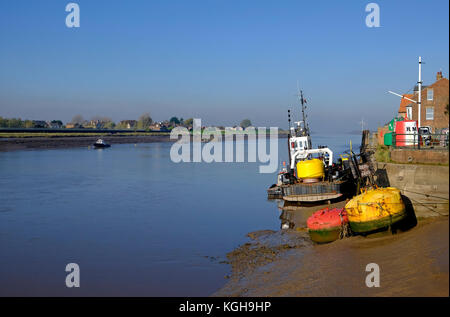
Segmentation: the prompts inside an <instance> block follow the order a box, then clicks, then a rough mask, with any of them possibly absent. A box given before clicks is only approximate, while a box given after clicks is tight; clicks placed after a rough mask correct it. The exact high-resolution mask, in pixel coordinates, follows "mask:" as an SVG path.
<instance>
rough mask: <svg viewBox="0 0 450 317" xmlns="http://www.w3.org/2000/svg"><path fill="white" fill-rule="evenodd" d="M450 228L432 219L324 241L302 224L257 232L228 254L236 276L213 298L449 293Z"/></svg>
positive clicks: (443, 221)
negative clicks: (373, 278)
mask: <svg viewBox="0 0 450 317" xmlns="http://www.w3.org/2000/svg"><path fill="white" fill-rule="evenodd" d="M298 217H300V218H296V220H295V221H302V220H301V218H302V217H301V216H298ZM448 229H449V223H448V217H432V218H426V219H420V220H419V222H418V224H417V226H415V227H414V228H412V229H409V230H408V231H405V232H402V231H397V233H396V234H392V233H391V232H389V231H387V232H382V233H377V234H374V235H369V236H367V237H362V236H354V237H350V238H346V239H343V240H339V241H335V242H333V243H329V244H324V245H318V244H314V243H313V242H311V240H310V239H309V236H308V233H307V230H305V229H302V228H301V226H298V227H296V228H294V229H288V230H281V231H260V232H255V233H252V234H249V238H250V242H248V243H246V244H244V245H242V246H240V247H239V248H237V249H236V250H234V251H232V252H230V253H229V254H228V255H227V257H228V260H229V263H230V265H231V267H232V275H231V277H230V279H229V281H228V283H227V284H226V285H225V286H224V287H223V288H222V289H220V290H219V291H217V292H216V293H215V294H213V296H448V295H449V231H448ZM369 263H377V264H378V265H379V267H380V284H381V285H380V287H379V288H368V287H367V286H366V284H365V278H366V276H367V274H369V273H368V272H366V271H365V268H366V265H367V264H369Z"/></svg>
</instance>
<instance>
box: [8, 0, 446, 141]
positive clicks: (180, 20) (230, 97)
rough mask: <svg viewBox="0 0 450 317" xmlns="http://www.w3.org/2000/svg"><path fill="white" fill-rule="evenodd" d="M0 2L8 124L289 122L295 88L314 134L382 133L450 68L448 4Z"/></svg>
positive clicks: (257, 0) (242, 0)
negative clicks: (369, 22)
mask: <svg viewBox="0 0 450 317" xmlns="http://www.w3.org/2000/svg"><path fill="white" fill-rule="evenodd" d="M69 2H70V1H63V0H46V1H37V0H8V1H6V0H0V116H3V117H20V118H22V119H32V120H51V119H60V120H62V121H64V122H68V121H70V120H71V118H72V117H73V116H75V115H77V114H81V115H82V116H83V117H84V118H85V119H90V118H91V117H93V116H106V117H110V118H112V119H113V120H114V121H119V120H124V119H137V118H138V117H139V116H140V115H141V114H142V113H146V112H148V113H150V115H151V117H152V118H153V119H154V120H164V119H168V118H170V117H172V116H177V117H183V118H185V119H186V118H190V117H194V118H201V119H202V123H203V125H224V126H232V125H235V124H239V123H240V121H241V120H242V119H244V118H249V119H251V121H252V123H253V125H255V126H266V127H268V126H279V127H280V128H284V129H286V128H287V110H288V109H292V110H294V111H295V112H294V115H296V116H297V117H296V119H297V118H299V106H298V102H297V99H296V96H295V95H296V93H297V81H298V82H299V85H300V87H301V89H302V90H303V92H304V95H305V97H306V99H307V105H308V108H307V111H308V115H309V118H308V119H309V121H310V126H311V128H312V130H313V131H316V132H317V131H326V132H333V131H340V132H348V131H354V130H360V129H361V124H360V121H361V120H362V119H364V121H365V122H366V127H367V125H368V127H369V128H370V129H376V127H377V126H379V125H382V124H384V123H385V122H387V121H389V120H390V119H392V117H393V116H394V115H395V114H396V112H397V110H398V105H399V102H400V100H399V98H398V97H396V96H394V95H391V94H389V93H388V92H387V91H388V90H393V91H395V92H398V93H406V92H408V91H410V90H411V89H412V88H413V87H414V85H415V83H416V82H417V76H418V57H419V56H422V59H423V61H424V64H423V81H424V84H430V83H432V82H434V80H435V76H436V72H437V71H439V70H442V72H443V74H444V77H447V78H448V71H449V42H448V41H449V15H448V12H449V7H448V6H449V4H448V1H447V0H443V1H440V0H431V1H415V0H408V1H402V0H389V1H377V2H376V3H377V4H378V5H379V7H380V27H378V28H368V27H367V26H366V24H365V20H366V16H367V15H368V14H369V13H368V12H366V11H365V7H366V5H367V4H368V3H369V2H370V1H358V0H352V1H320V0H318V1H300V0H296V1H290V0H278V1H275V0H274V1H266V0H226V1H225V0H209V1H200V0H161V1H152V0H146V1H140V0H133V1H125V0H123V1H121V0H115V1H103V0H79V1H73V2H75V3H77V4H78V5H79V7H80V27H79V28H68V27H66V24H65V20H66V16H67V15H68V14H69V13H68V12H66V11H65V7H66V5H67V4H68V3H69Z"/></svg>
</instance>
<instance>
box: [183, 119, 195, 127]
mask: <svg viewBox="0 0 450 317" xmlns="http://www.w3.org/2000/svg"><path fill="white" fill-rule="evenodd" d="M193 124H194V119H192V118H189V119H186V120H184V122H183V125H184V126H185V127H187V128H192V125H193Z"/></svg>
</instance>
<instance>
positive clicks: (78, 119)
mask: <svg viewBox="0 0 450 317" xmlns="http://www.w3.org/2000/svg"><path fill="white" fill-rule="evenodd" d="M70 123H73V124H83V123H84V118H83V116H82V115H80V114H77V115H76V116H74V117H73V118H72V121H70Z"/></svg>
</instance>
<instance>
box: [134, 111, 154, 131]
mask: <svg viewBox="0 0 450 317" xmlns="http://www.w3.org/2000/svg"><path fill="white" fill-rule="evenodd" d="M152 122H153V119H152V118H151V117H150V114H149V113H144V114H143V115H141V116H140V117H139V120H138V122H137V128H138V129H139V130H146V129H148V127H149V126H150V125H151V124H152Z"/></svg>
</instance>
